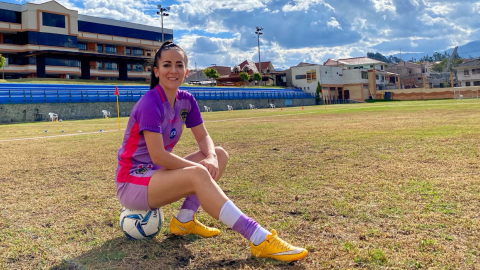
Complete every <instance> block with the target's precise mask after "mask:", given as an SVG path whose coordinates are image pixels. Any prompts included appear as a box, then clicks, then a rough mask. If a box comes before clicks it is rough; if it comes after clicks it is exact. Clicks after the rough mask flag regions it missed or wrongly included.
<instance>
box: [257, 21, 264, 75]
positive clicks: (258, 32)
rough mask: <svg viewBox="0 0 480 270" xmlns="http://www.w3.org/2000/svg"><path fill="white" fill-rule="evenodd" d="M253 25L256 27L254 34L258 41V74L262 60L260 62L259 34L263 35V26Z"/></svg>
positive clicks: (260, 70)
mask: <svg viewBox="0 0 480 270" xmlns="http://www.w3.org/2000/svg"><path fill="white" fill-rule="evenodd" d="M255 27H256V31H255V34H257V41H258V69H259V72H260V74H262V62H260V36H261V35H263V33H262V32H261V31H262V30H263V27H262V28H260V27H258V26H255Z"/></svg>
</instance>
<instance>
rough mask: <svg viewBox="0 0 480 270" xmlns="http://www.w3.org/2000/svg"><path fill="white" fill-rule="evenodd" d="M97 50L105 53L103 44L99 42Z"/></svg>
mask: <svg viewBox="0 0 480 270" xmlns="http://www.w3.org/2000/svg"><path fill="white" fill-rule="evenodd" d="M97 52H98V53H103V45H102V44H97Z"/></svg>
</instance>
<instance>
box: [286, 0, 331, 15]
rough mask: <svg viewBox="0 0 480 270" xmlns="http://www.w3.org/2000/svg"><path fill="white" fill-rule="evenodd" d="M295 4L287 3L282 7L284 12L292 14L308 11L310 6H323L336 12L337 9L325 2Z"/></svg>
mask: <svg viewBox="0 0 480 270" xmlns="http://www.w3.org/2000/svg"><path fill="white" fill-rule="evenodd" d="M293 1H294V3H293V4H290V3H291V2H289V3H287V4H286V5H284V6H283V7H282V11H283V12H292V11H307V10H308V9H309V8H310V6H313V5H318V4H323V5H324V6H325V7H327V9H329V10H333V11H335V9H334V8H333V7H332V6H331V5H330V4H328V3H325V1H324V0H293Z"/></svg>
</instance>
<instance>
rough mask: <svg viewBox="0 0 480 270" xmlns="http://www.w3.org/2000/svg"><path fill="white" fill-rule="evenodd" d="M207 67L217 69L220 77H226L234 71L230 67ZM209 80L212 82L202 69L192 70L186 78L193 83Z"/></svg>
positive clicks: (203, 82)
mask: <svg viewBox="0 0 480 270" xmlns="http://www.w3.org/2000/svg"><path fill="white" fill-rule="evenodd" d="M207 68H211V69H215V70H216V71H217V72H218V75H219V78H226V77H228V76H230V74H231V73H232V69H231V68H230V67H224V66H211V67H207ZM207 81H208V83H211V80H210V78H207V77H206V76H205V74H204V73H203V70H202V69H198V70H190V71H189V72H188V77H187V79H186V82H187V83H191V84H205V82H207Z"/></svg>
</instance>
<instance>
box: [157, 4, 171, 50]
mask: <svg viewBox="0 0 480 270" xmlns="http://www.w3.org/2000/svg"><path fill="white" fill-rule="evenodd" d="M157 7H158V10H160V11H157V15H160V17H161V18H162V43H164V42H165V37H164V35H163V16H165V17H168V15H169V14H168V13H166V11H169V10H170V7H166V8H162V5H157Z"/></svg>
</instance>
